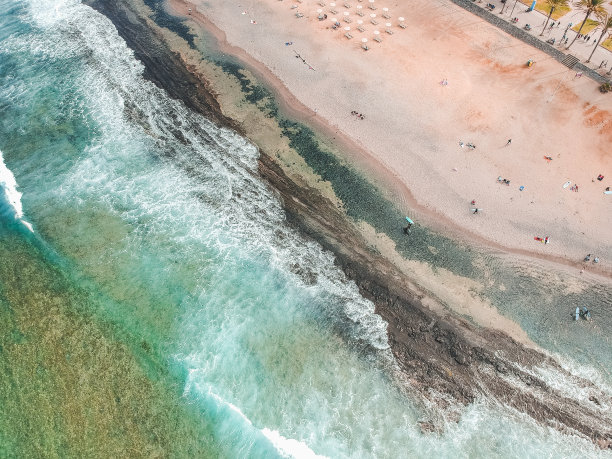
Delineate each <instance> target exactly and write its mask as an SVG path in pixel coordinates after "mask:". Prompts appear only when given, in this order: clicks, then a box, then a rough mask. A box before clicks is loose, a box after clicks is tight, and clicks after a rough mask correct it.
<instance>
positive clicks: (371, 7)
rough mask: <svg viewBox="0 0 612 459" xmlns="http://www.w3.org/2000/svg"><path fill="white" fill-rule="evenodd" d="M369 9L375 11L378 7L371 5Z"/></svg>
mask: <svg viewBox="0 0 612 459" xmlns="http://www.w3.org/2000/svg"><path fill="white" fill-rule="evenodd" d="M368 8H370V9H371V10H375V9H376V7H375V6H374V5H370V6H368Z"/></svg>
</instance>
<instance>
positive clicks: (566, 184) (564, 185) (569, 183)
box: [563, 180, 572, 188]
mask: <svg viewBox="0 0 612 459" xmlns="http://www.w3.org/2000/svg"><path fill="white" fill-rule="evenodd" d="M571 184H572V182H571V181H570V180H568V181H567V182H565V183H564V184H563V188H567V187H568V186H570V185H571Z"/></svg>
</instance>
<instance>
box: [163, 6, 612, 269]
mask: <svg viewBox="0 0 612 459" xmlns="http://www.w3.org/2000/svg"><path fill="white" fill-rule="evenodd" d="M292 5H293V4H291V3H288V2H282V1H281V2H279V1H273V0H269V1H259V2H254V1H251V2H230V3H226V2H217V3H210V4H207V5H206V8H204V7H203V6H200V5H199V4H198V3H197V2H195V3H193V4H187V3H184V2H182V1H172V2H171V8H172V9H173V10H174V11H176V12H178V13H181V14H184V15H186V14H187V13H188V11H187V9H188V8H189V7H191V8H192V9H193V11H192V15H191V16H192V18H195V19H200V20H201V21H202V22H206V21H207V20H209V21H210V23H209V24H208V26H209V28H210V27H211V25H213V26H214V27H217V28H218V29H220V30H221V31H222V32H221V33H222V34H224V35H225V37H224V38H225V40H226V41H227V45H228V46H231V47H233V49H234V50H235V49H241V50H243V53H244V57H245V58H247V59H251V63H255V64H256V65H258V66H259V69H260V72H261V75H258V76H264V77H267V82H268V83H269V84H271V85H273V86H275V88H276V90H277V92H278V94H280V95H284V96H285V97H284V98H285V102H286V107H285V108H289V109H290V110H292V111H293V112H294V114H295V113H298V114H300V115H301V117H302V118H303V119H308V121H309V123H310V124H314V125H318V127H321V126H322V125H325V127H326V131H327V133H329V134H330V135H332V136H333V138H334V142H337V144H338V147H339V149H340V150H341V151H342V152H343V154H345V155H346V157H345V159H346V160H347V161H350V162H353V163H354V164H356V166H357V167H358V168H359V169H360V170H362V171H365V173H366V174H369V175H370V176H372V177H373V178H374V179H375V180H377V181H378V182H379V183H380V182H381V181H382V182H383V186H385V187H387V189H388V190H391V193H392V196H393V201H394V202H395V203H396V204H397V205H398V207H399V208H400V209H402V210H403V211H404V212H406V214H407V215H410V216H411V217H412V218H413V219H414V220H416V221H417V222H424V223H426V224H427V225H430V226H432V227H434V228H438V229H440V230H442V231H444V232H447V233H451V234H453V236H455V237H459V238H468V239H470V240H476V241H477V242H479V243H485V244H486V245H488V246H490V247H494V248H498V249H503V250H507V251H511V252H514V253H518V254H522V255H536V256H539V257H543V258H548V259H551V260H554V261H557V262H559V261H560V262H562V263H563V264H567V265H570V266H572V267H574V268H576V269H581V268H583V267H586V269H587V270H590V271H595V272H598V273H600V274H604V275H610V272H611V271H610V262H609V260H610V258H611V255H612V244H610V241H612V234H611V232H612V225H611V223H612V214H611V213H610V210H609V206H610V200H611V199H612V196H610V195H605V194H604V193H603V191H604V189H605V188H606V187H607V186H609V184H610V183H611V180H612V178H611V177H612V176H611V175H609V174H608V173H607V171H610V170H611V169H612V159H611V157H610V154H609V152H608V150H609V146H610V142H611V140H612V138H611V137H610V134H609V123H610V120H611V119H612V116H611V113H612V99H610V97H609V96H606V95H605V94H601V93H600V92H599V91H598V88H597V86H598V85H597V84H596V83H595V82H594V81H592V80H589V79H588V78H580V77H576V74H575V73H576V72H575V71H572V70H570V69H568V68H567V67H564V66H563V65H561V64H560V63H558V62H556V61H554V60H553V59H551V58H550V57H549V56H547V55H545V54H544V53H542V52H540V51H538V50H536V49H534V48H532V47H530V46H528V45H526V44H524V43H523V42H521V41H519V40H517V39H515V38H513V37H511V36H509V35H507V34H506V33H504V32H502V31H500V30H498V29H496V28H495V27H493V26H491V25H490V24H488V23H486V22H484V21H482V20H481V19H480V18H477V17H475V16H473V15H472V14H470V13H468V12H466V11H464V10H462V9H461V8H459V7H457V6H456V5H454V4H451V3H448V2H438V3H436V4H432V5H430V6H427V7H424V8H420V9H418V10H415V9H414V8H411V7H410V5H409V4H408V3H405V2H397V3H395V4H393V5H389V12H388V14H389V16H390V17H391V19H384V18H382V17H381V13H382V6H383V5H382V3H381V4H380V5H379V7H378V9H377V10H370V9H369V8H367V7H366V6H365V5H366V3H359V2H351V4H350V5H349V6H350V8H345V7H344V6H343V4H341V3H338V5H337V6H336V10H337V11H338V14H337V15H336V16H337V18H338V19H339V20H340V21H341V27H340V28H339V29H338V30H333V29H332V27H331V26H332V25H333V24H332V22H331V21H330V19H331V17H332V16H334V15H333V14H331V12H330V11H328V10H330V6H329V5H328V6H326V7H321V6H320V5H319V4H317V3H316V2H314V1H310V0H308V1H304V2H302V3H299V4H296V5H298V8H291V7H292ZM359 5H363V11H366V13H365V14H364V17H363V18H361V17H359V16H357V15H356V14H355V12H356V11H357V8H356V7H357V6H359ZM319 8H321V9H323V10H324V12H325V13H326V14H327V15H328V19H326V20H323V21H319V20H318V19H317V15H318V13H317V9H319ZM296 11H299V12H301V13H302V14H303V17H301V18H297V17H296ZM344 11H346V12H348V13H349V15H348V17H349V20H350V21H351V22H350V23H347V22H344V21H343V20H342V19H341V18H343V17H344V14H343V12H344ZM370 14H378V16H377V18H378V22H379V24H378V25H376V26H375V25H373V24H371V23H370V21H371V18H370V17H369V15H370ZM400 16H402V17H404V18H405V25H406V28H405V29H404V28H400V27H399V26H398V24H399V22H398V19H397V18H398V17H400ZM432 18H433V19H432ZM357 20H363V21H364V24H363V25H362V27H364V29H365V32H359V31H358V30H356V26H357V23H356V21H357ZM375 20H377V19H375ZM386 21H389V22H390V23H391V24H392V26H391V27H390V30H391V31H392V32H393V34H388V33H386V32H385V30H386V29H387V27H386V26H385V25H384V23H385V22H386ZM344 27H351V31H350V33H351V34H352V35H353V38H352V39H348V38H346V37H345V36H344V34H345V33H346V32H345V30H344ZM374 30H379V31H380V35H379V36H380V37H382V42H381V43H377V42H375V41H373V38H374V36H375V35H374ZM362 37H366V38H367V39H368V42H367V44H368V46H369V48H370V49H369V50H368V51H364V50H363V49H362V48H361V45H362V42H361V38H362ZM286 43H290V44H286ZM297 55H299V56H300V57H299V58H298V57H297ZM529 59H532V60H534V61H535V62H536V64H535V65H534V66H532V67H531V68H528V67H527V66H526V65H525V64H526V62H527V61H528V60H529ZM351 111H356V112H358V113H361V114H363V115H364V119H363V120H361V119H359V118H358V117H356V116H354V115H352V114H351ZM509 139H512V142H511V144H510V145H507V141H508V140H509ZM468 143H471V144H473V145H475V146H476V148H475V149H472V148H469V147H468V146H467V144H468ZM462 145H463V146H462ZM546 157H549V158H551V159H546ZM599 174H602V175H604V176H605V178H604V179H603V181H598V180H596V178H597V176H598V175H599ZM498 177H501V178H502V179H507V180H509V181H510V184H509V185H506V184H505V183H503V182H502V183H500V182H499V181H498ZM566 182H571V183H570V185H569V186H568V187H567V188H563V185H564V184H565V183H566ZM574 185H578V191H577V192H576V191H572V187H573V186H574ZM520 187H523V188H522V190H521V189H520ZM472 200H475V201H476V204H475V206H473V205H471V201H472ZM473 208H478V209H479V212H478V214H477V215H474V214H473V213H472V210H471V209H473ZM547 236H548V237H549V240H550V243H549V244H544V243H542V242H539V241H537V240H535V239H534V238H536V237H539V238H542V239H544V238H545V237H547ZM587 253H591V254H593V257H594V256H598V257H599V258H600V263H599V265H594V264H593V263H590V264H588V265H585V264H583V263H581V261H582V259H583V258H584V256H585V255H586V254H587ZM593 257H592V258H593Z"/></svg>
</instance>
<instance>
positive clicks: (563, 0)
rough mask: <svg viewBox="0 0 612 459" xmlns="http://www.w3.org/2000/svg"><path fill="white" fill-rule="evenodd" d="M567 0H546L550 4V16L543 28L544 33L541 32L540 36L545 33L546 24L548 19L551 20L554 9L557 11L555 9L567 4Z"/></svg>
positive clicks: (547, 19)
mask: <svg viewBox="0 0 612 459" xmlns="http://www.w3.org/2000/svg"><path fill="white" fill-rule="evenodd" d="M567 1H568V0H546V3H547V4H548V6H550V11H549V12H548V17H547V18H546V24H544V28H543V29H542V33H541V34H540V37H541V36H542V35H544V31H545V30H546V26H547V25H548V21H550V17H551V16H552V14H553V11H555V9H557V8H562V7H564V6H567Z"/></svg>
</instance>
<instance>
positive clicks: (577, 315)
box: [574, 307, 580, 320]
mask: <svg viewBox="0 0 612 459" xmlns="http://www.w3.org/2000/svg"><path fill="white" fill-rule="evenodd" d="M579 318H580V308H578V307H577V308H576V317H575V318H574V320H578V319H579Z"/></svg>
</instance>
